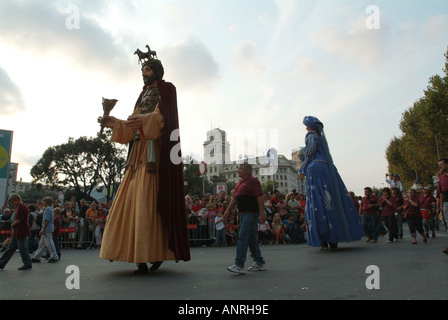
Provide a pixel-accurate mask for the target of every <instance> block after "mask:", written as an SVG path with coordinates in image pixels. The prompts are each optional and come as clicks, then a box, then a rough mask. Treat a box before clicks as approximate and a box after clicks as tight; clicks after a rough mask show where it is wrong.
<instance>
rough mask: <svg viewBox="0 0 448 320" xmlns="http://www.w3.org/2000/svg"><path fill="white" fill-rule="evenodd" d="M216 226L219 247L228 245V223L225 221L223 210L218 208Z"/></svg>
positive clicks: (216, 243)
mask: <svg viewBox="0 0 448 320" xmlns="http://www.w3.org/2000/svg"><path fill="white" fill-rule="evenodd" d="M215 226H216V242H215V245H216V246H217V247H221V246H223V247H225V246H227V241H226V229H225V228H226V224H225V223H224V217H223V212H222V211H221V210H218V211H217V212H216V217H215Z"/></svg>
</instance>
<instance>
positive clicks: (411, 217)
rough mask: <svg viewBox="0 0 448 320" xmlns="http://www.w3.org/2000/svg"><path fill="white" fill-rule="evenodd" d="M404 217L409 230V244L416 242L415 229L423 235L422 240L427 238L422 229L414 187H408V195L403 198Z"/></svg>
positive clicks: (425, 240) (420, 214) (424, 240)
mask: <svg viewBox="0 0 448 320" xmlns="http://www.w3.org/2000/svg"><path fill="white" fill-rule="evenodd" d="M404 209H405V210H406V213H405V217H406V220H407V221H408V226H409V232H410V233H411V237H412V242H411V244H417V231H418V233H420V235H421V236H422V237H423V242H424V243H426V242H427V241H428V239H427V238H426V235H425V233H424V230H423V219H422V213H421V211H420V202H419V198H418V196H417V192H416V191H415V189H409V196H408V197H406V198H405V199H404Z"/></svg>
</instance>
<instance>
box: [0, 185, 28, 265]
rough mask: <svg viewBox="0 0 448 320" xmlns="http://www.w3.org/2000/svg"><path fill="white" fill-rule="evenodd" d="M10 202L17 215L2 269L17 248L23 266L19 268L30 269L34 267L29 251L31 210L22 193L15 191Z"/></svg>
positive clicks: (1, 263) (1, 260)
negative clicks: (24, 201) (29, 217)
mask: <svg viewBox="0 0 448 320" xmlns="http://www.w3.org/2000/svg"><path fill="white" fill-rule="evenodd" d="M8 200H9V202H10V203H11V204H12V205H13V206H15V207H16V215H15V218H14V221H13V222H12V224H11V242H10V243H9V246H8V249H6V251H5V253H4V254H3V256H2V257H1V258H0V269H4V268H5V266H6V264H7V263H8V262H9V260H10V259H11V258H12V256H13V255H14V253H15V252H16V250H17V249H19V252H20V257H21V258H22V262H23V266H21V267H20V268H19V269H18V270H28V269H31V268H32V267H33V265H32V263H31V257H30V254H29V252H28V237H29V236H31V229H30V225H29V223H28V216H29V210H28V207H27V206H26V205H25V204H24V203H23V202H22V198H21V197H20V195H18V194H16V193H13V194H11V195H10V196H9V198H8Z"/></svg>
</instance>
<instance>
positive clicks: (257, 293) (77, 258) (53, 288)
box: [0, 231, 448, 301]
mask: <svg viewBox="0 0 448 320" xmlns="http://www.w3.org/2000/svg"><path fill="white" fill-rule="evenodd" d="M418 240H419V244H417V245H411V244H410V239H409V233H408V232H407V233H405V239H403V240H400V241H399V242H398V243H392V244H387V243H386V238H380V239H379V242H378V243H376V244H372V243H366V242H364V241H357V242H354V243H342V244H340V248H339V249H338V250H336V251H332V252H326V251H320V250H319V249H316V248H311V247H308V246H307V245H305V244H301V245H264V246H262V253H263V256H264V258H265V260H266V261H267V266H268V270H267V271H265V272H248V273H247V274H245V275H236V274H232V273H230V272H228V271H227V270H226V267H227V266H229V265H231V264H233V259H234V255H235V248H234V247H226V248H212V247H210V248H192V250H191V251H192V260H191V261H190V262H187V263H186V262H179V263H175V262H167V263H165V264H163V265H162V267H161V269H160V270H159V271H158V272H157V273H154V274H150V275H147V276H134V275H133V271H134V270H135V265H133V264H127V263H122V262H113V263H111V262H109V261H105V260H102V259H99V258H98V252H99V251H98V250H97V249H93V250H63V251H62V260H61V261H60V262H58V263H56V264H50V263H47V262H46V261H43V262H41V263H40V264H34V266H33V269H32V270H31V271H18V270H17V268H18V267H19V266H21V260H20V256H19V254H18V253H16V254H15V256H14V257H13V258H12V259H11V261H10V263H9V264H8V265H7V266H6V268H5V269H4V270H2V271H0V300H8V299H39V298H45V299H51V300H76V299H86V300H96V299H106V300H117V299H118V300H122V299H123V300H142V299H145V300H154V299H156V300H187V301H188V300H229V299H231V300H293V299H299V300H300V299H312V300H315V299H325V300H327V299H328V300H339V299H341V300H355V299H362V300H366V299H373V300H395V299H399V300H404V299H412V300H413V299H423V300H446V299H448V255H446V254H444V253H442V250H443V249H445V248H446V247H447V246H448V234H447V232H444V231H439V232H438V233H437V238H435V239H429V241H428V243H427V244H423V242H422V240H421V238H418ZM251 263H252V262H251V261H248V263H246V267H247V266H250V265H251ZM70 265H75V266H77V267H78V268H79V274H80V277H79V285H80V288H79V289H71V290H69V289H67V287H66V280H67V278H68V277H69V276H73V275H74V274H73V273H66V268H67V267H68V266H70ZM371 265H374V266H377V267H378V268H379V277H378V281H379V282H378V284H379V286H380V288H379V289H371V290H369V289H367V287H366V280H367V278H368V277H370V276H371V274H370V273H368V274H367V273H366V269H367V267H368V266H371ZM370 282H371V281H370ZM70 283H72V284H74V283H75V282H74V281H73V282H70Z"/></svg>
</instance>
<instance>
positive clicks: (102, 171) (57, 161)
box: [31, 132, 126, 199]
mask: <svg viewBox="0 0 448 320" xmlns="http://www.w3.org/2000/svg"><path fill="white" fill-rule="evenodd" d="M108 135H110V132H108ZM106 138H107V136H102V137H100V138H98V137H96V138H87V137H80V138H78V139H77V140H74V139H73V138H70V139H69V141H68V143H65V144H61V145H58V146H54V147H49V148H48V149H47V150H46V151H45V152H44V154H43V155H42V158H41V159H40V160H39V161H38V162H37V163H36V165H34V166H33V168H32V169H31V176H32V177H33V178H34V180H33V183H37V182H41V183H43V184H45V185H48V186H50V187H52V188H53V189H55V190H64V189H74V191H75V193H76V194H77V196H78V197H79V198H84V197H87V198H89V197H90V193H91V192H92V191H93V190H94V189H95V188H98V187H101V186H102V187H105V188H106V196H107V198H108V199H111V198H112V196H113V194H114V193H115V191H116V188H117V184H118V183H119V182H120V181H121V179H122V177H123V173H124V167H125V162H126V156H125V150H124V149H123V148H119V147H117V146H116V145H115V144H113V143H111V142H109V141H108V139H106Z"/></svg>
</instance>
